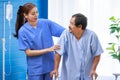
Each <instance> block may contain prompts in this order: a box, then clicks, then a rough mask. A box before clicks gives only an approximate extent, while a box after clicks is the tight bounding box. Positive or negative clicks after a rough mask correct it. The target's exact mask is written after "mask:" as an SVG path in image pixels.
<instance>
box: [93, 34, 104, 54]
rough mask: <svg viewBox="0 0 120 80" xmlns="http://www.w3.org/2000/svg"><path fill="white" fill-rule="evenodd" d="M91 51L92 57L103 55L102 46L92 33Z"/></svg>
mask: <svg viewBox="0 0 120 80" xmlns="http://www.w3.org/2000/svg"><path fill="white" fill-rule="evenodd" d="M91 49H92V54H93V55H94V56H97V55H100V54H101V53H103V49H102V46H101V44H100V41H99V39H98V37H97V35H96V34H95V33H94V34H93V35H92V38H91Z"/></svg>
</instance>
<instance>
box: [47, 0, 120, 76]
mask: <svg viewBox="0 0 120 80" xmlns="http://www.w3.org/2000/svg"><path fill="white" fill-rule="evenodd" d="M48 1H49V2H48V18H49V19H51V20H53V21H56V22H57V23H59V24H61V25H63V26H64V27H66V28H68V25H69V20H70V18H71V16H72V15H73V14H75V13H83V14H84V15H86V16H87V17H88V26H87V28H89V29H92V30H93V31H95V32H96V34H97V35H98V37H99V40H100V42H101V44H102V47H103V49H104V53H103V54H102V57H101V61H100V64H99V65H98V68H97V72H98V73H99V75H101V76H113V73H114V72H116V71H118V70H120V69H119V67H117V68H116V66H118V65H119V64H118V63H117V61H116V60H114V59H112V57H111V56H110V55H109V54H108V52H107V51H106V47H108V42H110V41H112V40H113V39H112V38H111V36H110V34H109V25H110V21H109V18H110V17H111V16H115V17H119V18H120V15H119V14H120V10H119V8H120V5H119V3H120V0H48ZM55 41H56V39H55ZM113 64H114V65H113Z"/></svg>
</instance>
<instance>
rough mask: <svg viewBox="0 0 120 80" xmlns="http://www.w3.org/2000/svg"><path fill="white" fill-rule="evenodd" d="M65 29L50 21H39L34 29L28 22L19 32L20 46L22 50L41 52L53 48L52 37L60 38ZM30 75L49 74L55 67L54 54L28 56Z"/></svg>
mask: <svg viewBox="0 0 120 80" xmlns="http://www.w3.org/2000/svg"><path fill="white" fill-rule="evenodd" d="M63 30H64V28H63V27H62V26H60V25H58V24H56V23H54V22H52V21H50V20H47V19H39V20H38V22H37V27H36V28H33V27H32V26H31V25H30V24H29V23H28V22H27V23H25V24H24V25H23V26H22V27H21V28H20V30H19V34H18V44H19V46H18V47H19V49H20V50H27V49H31V50H41V49H45V48H49V47H51V46H53V44H54V43H53V39H52V36H55V37H59V36H60V35H61V33H62V31H63ZM27 64H28V66H27V67H28V75H39V74H44V73H48V72H50V71H52V70H53V67H54V52H49V53H46V54H43V55H39V56H34V57H29V56H27Z"/></svg>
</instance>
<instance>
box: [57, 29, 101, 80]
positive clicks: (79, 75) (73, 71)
mask: <svg viewBox="0 0 120 80" xmlns="http://www.w3.org/2000/svg"><path fill="white" fill-rule="evenodd" d="M58 44H59V45H60V46H61V49H60V50H57V52H58V53H59V54H60V55H62V66H61V71H60V72H61V74H60V79H61V80H91V79H90V77H89V73H90V70H91V67H92V63H93V58H94V57H95V56H97V55H100V54H101V53H103V49H102V47H101V44H100V42H99V40H98V37H97V36H96V34H95V33H94V32H92V31H90V30H88V29H86V30H85V32H84V33H83V35H82V37H81V38H80V40H77V39H76V38H75V36H74V35H73V34H72V33H70V32H69V30H65V31H64V32H63V34H62V35H61V37H60V38H59V41H58Z"/></svg>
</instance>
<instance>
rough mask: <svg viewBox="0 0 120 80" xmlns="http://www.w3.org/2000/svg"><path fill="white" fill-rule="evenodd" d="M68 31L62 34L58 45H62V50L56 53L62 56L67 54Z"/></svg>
mask: <svg viewBox="0 0 120 80" xmlns="http://www.w3.org/2000/svg"><path fill="white" fill-rule="evenodd" d="M66 33H67V31H66V30H65V31H63V33H62V34H61V36H60V38H59V40H58V42H57V44H58V45H60V49H59V50H57V51H56V52H57V53H58V54H60V55H63V54H64V53H65V52H66V45H67V34H66Z"/></svg>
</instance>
